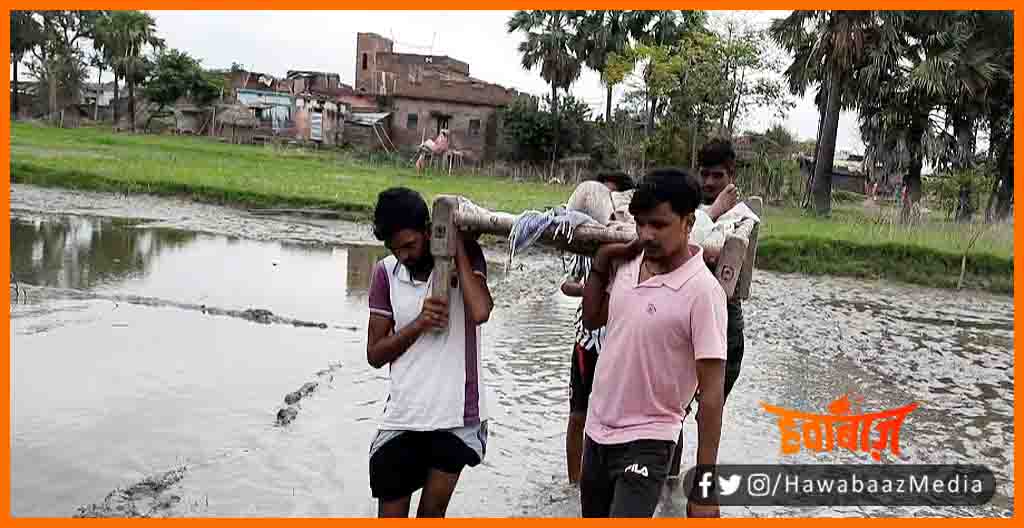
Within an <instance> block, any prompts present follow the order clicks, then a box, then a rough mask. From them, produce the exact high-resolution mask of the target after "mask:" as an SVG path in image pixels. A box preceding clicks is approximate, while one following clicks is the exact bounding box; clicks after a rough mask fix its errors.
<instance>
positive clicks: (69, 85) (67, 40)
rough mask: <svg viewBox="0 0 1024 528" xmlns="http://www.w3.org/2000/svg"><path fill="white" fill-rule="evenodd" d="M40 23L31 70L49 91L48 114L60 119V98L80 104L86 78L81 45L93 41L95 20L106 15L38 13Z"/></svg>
mask: <svg viewBox="0 0 1024 528" xmlns="http://www.w3.org/2000/svg"><path fill="white" fill-rule="evenodd" d="M35 13H36V14H37V15H38V16H39V18H40V19H41V22H40V27H41V28H42V40H41V42H40V43H39V45H38V46H35V47H33V48H31V52H32V55H33V60H32V61H31V62H29V64H28V68H29V70H30V71H31V72H32V75H33V76H34V77H35V78H36V80H38V81H39V83H40V84H41V85H45V86H46V88H47V96H48V97H47V112H48V115H49V118H50V119H51V120H54V121H55V120H56V119H57V118H58V115H59V114H58V110H59V108H58V96H62V98H63V99H64V100H65V101H74V100H77V98H78V94H79V89H80V88H81V84H82V81H83V80H84V79H85V75H86V71H85V68H86V64H85V58H84V53H83V51H82V48H81V44H82V42H84V41H86V40H89V39H91V38H93V35H94V32H95V28H96V20H97V19H98V18H99V17H100V16H101V15H102V13H103V11H36V12H35Z"/></svg>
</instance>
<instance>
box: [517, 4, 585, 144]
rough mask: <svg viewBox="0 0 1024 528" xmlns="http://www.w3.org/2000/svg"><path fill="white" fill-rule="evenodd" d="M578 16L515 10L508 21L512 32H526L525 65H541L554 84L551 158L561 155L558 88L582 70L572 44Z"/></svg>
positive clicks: (569, 83)
mask: <svg viewBox="0 0 1024 528" xmlns="http://www.w3.org/2000/svg"><path fill="white" fill-rule="evenodd" d="M578 16H579V13H578V12H576V13H574V12H570V11H516V12H515V14H514V15H512V18H511V19H509V21H508V25H507V29H508V32H509V33H515V32H517V31H521V32H523V33H525V37H526V38H525V39H524V40H523V41H522V42H520V43H519V53H520V54H521V55H522V65H523V68H526V69H527V70H530V69H533V68H535V67H537V66H540V76H541V77H542V78H543V79H544V80H545V81H547V83H548V84H550V85H551V111H552V113H553V114H554V116H555V138H554V146H553V151H552V161H555V160H557V159H558V140H559V134H560V132H561V130H560V128H561V123H560V120H559V115H558V89H559V88H561V89H563V90H565V91H566V92H568V91H569V87H570V86H572V83H573V82H575V81H576V79H579V77H580V71H581V70H582V63H581V61H580V60H579V58H578V57H577V56H576V54H575V49H574V48H573V43H574V42H575V36H574V34H573V32H572V28H571V22H572V20H573V18H574V17H578Z"/></svg>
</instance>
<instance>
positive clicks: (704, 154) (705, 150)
mask: <svg viewBox="0 0 1024 528" xmlns="http://www.w3.org/2000/svg"><path fill="white" fill-rule="evenodd" d="M697 163H698V164H699V165H700V166H701V167H714V166H715V165H725V166H726V167H728V168H729V170H730V172H735V170H736V151H735V150H733V148H732V141H729V140H728V139H722V138H718V139H713V140H711V141H709V142H707V143H705V144H704V146H703V147H701V148H700V152H699V153H698V154H697Z"/></svg>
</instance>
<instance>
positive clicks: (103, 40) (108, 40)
mask: <svg viewBox="0 0 1024 528" xmlns="http://www.w3.org/2000/svg"><path fill="white" fill-rule="evenodd" d="M117 44H118V42H117V41H116V39H115V30H114V24H113V20H112V18H111V16H110V14H109V13H105V14H104V15H102V16H101V17H100V18H99V20H97V21H96V33H95V35H94V36H93V40H92V47H93V49H95V50H96V53H97V54H98V57H96V59H95V61H94V62H95V64H93V66H95V67H96V68H97V69H98V70H99V76H98V77H99V78H97V80H96V82H97V83H99V84H100V85H101V86H102V82H101V81H102V76H103V71H104V69H105V68H110V70H111V72H112V73H113V74H114V100H113V102H112V103H111V107H112V109H113V111H114V116H113V117H114V127H115V128H116V127H117V121H118V117H119V116H118V111H117V110H118V106H119V105H118V101H119V100H120V93H119V90H118V81H119V78H118V77H119V75H118V73H119V71H120V69H119V68H118V61H117V59H118V58H119V57H121V56H123V55H124V53H123V52H120V51H119V50H118V49H117ZM98 103H99V98H97V104H98ZM97 112H98V110H97Z"/></svg>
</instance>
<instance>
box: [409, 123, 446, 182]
mask: <svg viewBox="0 0 1024 528" xmlns="http://www.w3.org/2000/svg"><path fill="white" fill-rule="evenodd" d="M448 147H449V139H448V129H447V128H442V129H441V132H440V133H439V134H438V135H437V137H436V138H434V139H429V138H428V139H427V140H426V141H424V142H423V143H421V144H420V149H419V150H420V157H419V158H418V159H417V160H416V172H421V171H422V170H423V165H424V164H425V163H426V159H427V156H428V155H430V156H440V155H442V154H444V153H445V152H447V151H448Z"/></svg>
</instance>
